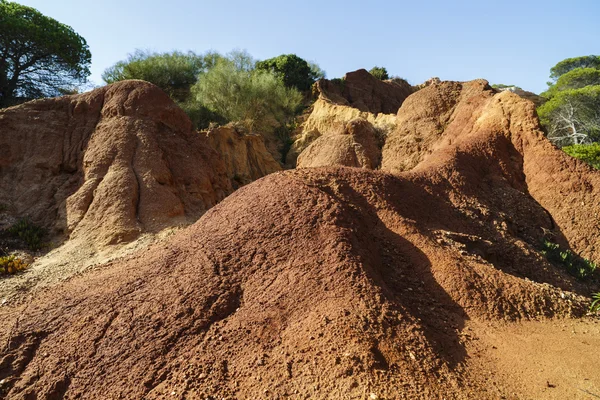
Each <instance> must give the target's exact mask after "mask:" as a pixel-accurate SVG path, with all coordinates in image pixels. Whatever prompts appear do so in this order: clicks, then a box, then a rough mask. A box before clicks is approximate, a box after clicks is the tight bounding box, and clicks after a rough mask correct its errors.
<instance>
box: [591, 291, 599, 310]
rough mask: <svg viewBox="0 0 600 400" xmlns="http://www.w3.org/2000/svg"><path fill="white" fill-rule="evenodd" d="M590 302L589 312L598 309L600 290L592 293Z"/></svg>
mask: <svg viewBox="0 0 600 400" xmlns="http://www.w3.org/2000/svg"><path fill="white" fill-rule="evenodd" d="M592 300H593V301H592V304H590V312H598V311H600V292H598V293H594V294H593V295H592Z"/></svg>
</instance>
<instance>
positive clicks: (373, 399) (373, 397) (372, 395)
mask: <svg viewBox="0 0 600 400" xmlns="http://www.w3.org/2000/svg"><path fill="white" fill-rule="evenodd" d="M369 399H371V400H379V396H377V395H376V394H375V393H371V394H370V395H369Z"/></svg>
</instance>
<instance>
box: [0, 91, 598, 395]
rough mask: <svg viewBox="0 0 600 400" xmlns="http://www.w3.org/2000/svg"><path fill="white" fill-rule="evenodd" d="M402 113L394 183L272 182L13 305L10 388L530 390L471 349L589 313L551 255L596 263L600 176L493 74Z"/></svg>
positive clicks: (320, 178)
mask: <svg viewBox="0 0 600 400" xmlns="http://www.w3.org/2000/svg"><path fill="white" fill-rule="evenodd" d="M399 116H400V118H404V121H405V122H404V123H403V125H401V126H399V129H398V130H397V131H396V132H395V134H394V135H395V136H394V137H393V139H394V140H391V141H389V142H388V143H386V147H385V148H384V153H383V164H382V165H383V168H384V169H386V170H388V171H393V173H389V172H383V171H369V170H366V169H357V168H335V167H330V168H306V169H301V170H296V171H287V172H279V173H275V174H271V175H269V176H268V177H265V178H263V179H260V180H258V181H256V182H254V183H252V184H249V185H247V186H244V187H243V188H241V189H239V190H238V191H236V192H235V193H233V194H232V195H231V196H229V197H228V198H227V199H225V200H224V201H223V202H221V203H220V204H218V205H217V206H215V207H213V208H212V209H210V210H209V211H208V212H207V213H206V214H205V215H204V216H203V217H202V218H201V219H200V220H199V221H198V222H197V223H195V224H194V225H193V226H191V227H190V228H188V229H186V230H184V231H181V232H180V233H179V234H177V235H176V236H174V237H172V238H171V239H169V240H168V241H166V242H164V243H159V244H157V245H155V246H153V247H152V248H151V249H150V250H148V251H145V252H143V253H138V254H136V255H135V256H134V257H132V258H130V259H128V260H123V261H119V262H115V263H113V264H111V265H108V266H105V267H103V268H102V269H98V270H96V271H94V272H92V273H89V274H86V275H84V276H82V277H78V278H75V279H72V280H70V281H69V282H66V283H64V284H63V285H61V286H59V287H55V288H53V290H52V291H47V292H46V293H43V294H38V295H37V296H35V298H33V299H32V300H31V302H30V303H28V304H26V305H23V306H19V307H16V308H4V309H1V308H0V318H2V320H3V321H5V323H4V324H3V325H0V342H1V343H4V346H3V347H0V380H1V381H2V386H0V390H1V392H0V393H1V394H2V395H4V396H6V397H8V398H38V399H49V398H60V397H65V398H97V397H109V398H119V397H121V398H165V397H167V396H169V397H171V398H188V399H195V398H198V399H205V398H211V397H212V398H286V397H292V398H323V399H325V398H357V399H358V398H367V397H370V398H373V399H375V398H394V399H396V398H406V399H415V398H423V399H430V398H449V399H471V398H485V399H496V398H503V397H505V398H510V397H519V396H523V397H524V396H528V395H529V394H530V393H528V392H523V393H516V392H515V390H517V389H515V384H514V382H513V381H512V380H511V379H510V377H508V378H507V377H504V378H502V377H503V376H504V375H495V373H496V370H495V369H494V368H495V367H494V366H493V365H489V364H485V363H482V362H481V361H480V359H479V358H478V357H479V356H480V355H481V351H483V350H482V348H481V347H477V344H476V342H475V339H476V338H477V335H479V334H482V333H483V332H484V331H485V329H491V328H490V326H491V325H490V321H501V320H504V321H518V320H530V319H539V320H542V321H544V320H546V319H547V318H553V317H568V316H581V315H583V314H584V313H585V310H586V307H587V305H588V304H589V303H588V299H587V298H586V297H585V296H588V295H589V293H590V292H591V290H592V289H594V288H597V286H595V285H597V281H594V280H592V281H590V282H587V283H586V282H580V281H577V280H575V279H574V278H573V277H571V276H569V275H568V274H567V273H566V272H565V271H564V270H562V269H560V268H558V267H557V266H555V265H552V264H550V263H549V262H548V261H547V260H546V259H545V257H544V256H543V255H542V254H541V253H540V248H539V245H540V242H541V241H542V239H544V238H549V239H551V240H554V241H557V242H559V243H562V244H563V246H565V247H567V246H569V247H571V248H572V249H573V250H575V251H577V252H580V253H582V254H584V255H585V256H587V257H589V258H592V259H595V260H598V259H599V258H600V238H599V237H598V234H597V233H598V226H597V221H598V220H597V219H596V218H591V217H590V216H592V215H595V214H596V213H598V206H597V203H594V201H593V200H594V199H595V198H597V197H598V194H599V193H598V192H599V191H600V173H599V172H597V171H594V170H592V169H591V168H590V167H588V166H587V165H585V164H583V163H582V162H579V161H577V160H574V159H571V158H570V157H569V156H567V155H565V154H564V153H562V152H561V151H560V150H558V149H556V148H555V147H554V146H552V145H551V144H550V143H549V142H548V141H547V140H546V139H545V138H544V137H543V134H542V132H541V131H540V129H539V124H538V121H537V118H536V115H535V110H534V105H533V104H532V103H530V102H528V101H526V100H523V99H521V98H519V97H518V96H516V95H514V94H512V93H508V92H505V93H497V92H495V91H493V90H491V89H490V88H489V87H488V85H487V83H486V82H485V81H474V82H469V83H448V82H446V83H440V84H439V85H437V84H433V85H431V86H428V87H426V88H424V89H422V90H421V91H419V92H417V93H416V94H414V95H412V96H411V97H410V98H409V99H408V100H407V101H406V102H405V103H404V104H403V106H402V108H401V110H400V111H399ZM417 134H418V135H419V136H417ZM411 135H412V136H411ZM417 137H419V138H420V140H416V139H415V140H413V138H417ZM390 139H392V138H390ZM420 143H422V145H420ZM394 146H396V147H395V148H396V149H397V151H396V152H394V151H393V148H394ZM409 149H414V151H416V152H417V153H418V154H417V156H415V157H414V158H411V159H410V162H412V163H413V164H414V168H412V169H411V170H410V171H405V170H406V169H407V168H408V167H407V165H408V164H407V163H406V161H405V158H406V157H405V155H410V153H409ZM542 166H543V168H542ZM403 171H404V172H403ZM575 204H576V205H577V207H574V205H575ZM482 327H483V328H482ZM470 329H478V330H477V331H475V332H473V331H472V330H470ZM488 340H491V342H490V343H497V342H494V341H493V340H492V339H489V337H488ZM498 345H499V344H498ZM586 349H587V348H586ZM488 351H492V350H488ZM506 360H510V358H506ZM588 381H589V382H588V383H586V384H587V385H589V386H588V387H599V388H600V382H599V381H598V378H597V377H594V376H590V377H588ZM547 384H548V385H550V383H547ZM548 387H549V386H548ZM573 397H575V396H573Z"/></svg>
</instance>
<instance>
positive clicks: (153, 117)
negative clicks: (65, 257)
mask: <svg viewBox="0 0 600 400" xmlns="http://www.w3.org/2000/svg"><path fill="white" fill-rule="evenodd" d="M0 149H1V152H2V154H3V157H2V158H1V160H0V187H2V190H1V191H0V202H1V203H4V204H10V205H11V207H12V209H14V210H15V212H16V214H18V215H21V216H27V217H29V218H31V219H32V220H33V221H34V222H36V223H38V224H41V225H43V226H45V227H47V228H49V229H50V230H52V231H53V232H54V233H62V234H63V235H70V237H71V238H75V237H78V238H85V239H86V240H89V241H92V242H95V243H98V244H99V245H104V244H112V243H117V242H124V241H129V240H132V239H134V238H135V237H137V235H138V234H139V233H140V232H143V231H157V230H160V229H162V228H164V227H166V226H172V225H177V224H183V223H189V222H193V221H195V220H196V219H197V218H198V217H199V216H200V215H202V214H203V213H204V212H205V211H206V210H207V209H209V208H210V207H212V206H214V205H215V204H216V203H217V202H218V201H219V200H221V199H223V198H224V197H225V196H226V195H227V194H229V193H230V192H231V185H230V182H229V180H228V179H227V176H226V170H225V166H224V164H223V162H222V160H221V159H220V157H219V155H218V154H217V153H216V152H215V151H214V150H213V149H212V148H211V147H210V145H209V143H208V139H207V138H206V137H205V136H202V135H199V134H197V133H195V132H193V131H192V127H191V123H190V121H189V118H188V117H187V116H186V115H185V113H184V112H183V111H182V110H181V109H179V107H177V106H176V105H175V104H174V103H173V102H172V101H171V100H170V98H169V97H168V96H167V95H166V94H165V93H163V92H162V91H161V90H160V89H158V88H157V87H155V86H154V85H152V84H150V83H147V82H143V81H125V82H120V83H116V84H114V85H110V86H107V87H103V88H100V89H96V90H94V91H92V92H89V93H85V94H81V95H75V96H67V97H62V98H56V99H45V100H37V101H33V102H30V103H26V104H23V105H20V106H16V107H12V108H8V109H4V110H1V111H0Z"/></svg>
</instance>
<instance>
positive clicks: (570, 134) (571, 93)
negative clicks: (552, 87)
mask: <svg viewBox="0 0 600 400" xmlns="http://www.w3.org/2000/svg"><path fill="white" fill-rule="evenodd" d="M537 112H538V116H539V117H540V122H541V123H542V125H544V126H545V127H546V130H547V133H548V138H549V139H551V140H553V141H554V142H555V143H556V144H558V145H565V146H566V145H570V144H582V143H589V142H591V141H595V140H598V139H600V85H594V86H585V87H582V88H579V89H565V90H560V91H554V95H553V96H552V97H551V98H550V99H549V100H548V101H547V102H546V103H544V104H543V105H541V106H540V107H538V109H537Z"/></svg>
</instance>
